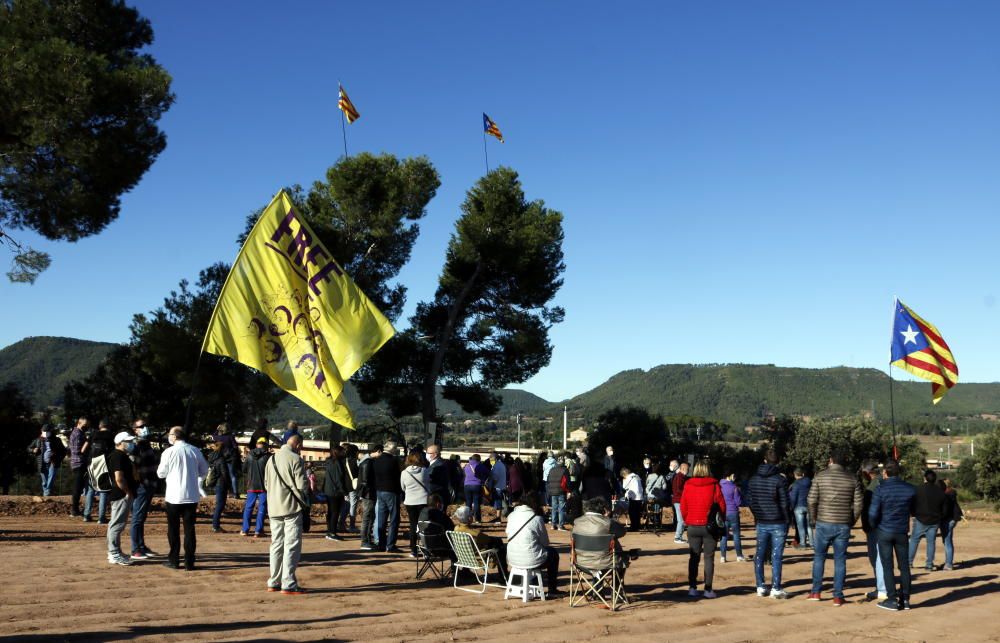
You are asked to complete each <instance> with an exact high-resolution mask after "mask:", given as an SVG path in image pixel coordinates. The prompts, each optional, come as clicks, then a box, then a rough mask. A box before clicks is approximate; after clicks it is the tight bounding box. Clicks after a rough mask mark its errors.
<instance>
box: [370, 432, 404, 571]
mask: <svg viewBox="0 0 1000 643" xmlns="http://www.w3.org/2000/svg"><path fill="white" fill-rule="evenodd" d="M372 467H373V470H374V473H375V495H376V500H377V503H376V504H375V537H374V539H373V541H374V545H375V549H376V550H380V549H381V548H382V547H385V551H387V552H389V553H393V554H394V553H398V552H399V548H398V547H396V534H397V533H398V532H399V495H400V494H401V493H402V492H403V489H402V487H400V486H399V475H400V473H402V471H401V470H400V468H399V460H397V459H396V443H395V442H391V441H390V442H386V443H385V450H384V451H383V452H382V454H381V455H379V456H378V457H376V458H375V459H374V461H373V462H372ZM383 536H384V537H385V539H384V540H383V539H382V538H383Z"/></svg>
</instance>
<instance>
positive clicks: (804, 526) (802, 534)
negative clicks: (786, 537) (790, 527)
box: [795, 507, 814, 547]
mask: <svg viewBox="0 0 1000 643" xmlns="http://www.w3.org/2000/svg"><path fill="white" fill-rule="evenodd" d="M795 539H796V540H798V541H799V547H805V546H806V545H812V544H813V542H814V541H813V529H812V527H810V526H809V507H796V508H795Z"/></svg>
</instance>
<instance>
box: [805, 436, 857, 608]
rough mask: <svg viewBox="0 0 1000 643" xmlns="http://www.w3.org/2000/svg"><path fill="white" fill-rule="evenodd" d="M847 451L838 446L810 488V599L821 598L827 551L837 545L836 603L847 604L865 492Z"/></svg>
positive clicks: (834, 573)
mask: <svg viewBox="0 0 1000 643" xmlns="http://www.w3.org/2000/svg"><path fill="white" fill-rule="evenodd" d="M846 464H847V453H846V452H845V451H844V450H843V449H842V448H839V447H838V448H835V449H834V450H833V453H832V454H831V455H830V460H829V462H828V464H827V467H826V469H823V470H822V471H820V472H819V473H818V474H816V479H815V480H814V481H813V483H812V487H811V488H810V489H809V516H810V520H811V521H813V525H814V528H813V538H814V540H813V547H814V553H813V569H812V591H811V592H810V593H809V600H811V601H818V600H820V590H821V589H822V587H823V571H824V567H825V566H826V553H827V551H828V550H829V549H830V545H831V544H832V545H833V606H834V607H840V606H841V605H843V604H844V580H845V579H846V578H847V545H848V544H849V543H850V540H851V526H852V525H854V523H855V522H857V520H858V516H860V515H861V509H862V508H863V506H864V499H865V497H864V491H863V490H862V489H861V482H860V481H859V480H858V479H857V477H856V476H853V475H851V474H850V473H849V472H848V471H847V469H846V468H845V465H846Z"/></svg>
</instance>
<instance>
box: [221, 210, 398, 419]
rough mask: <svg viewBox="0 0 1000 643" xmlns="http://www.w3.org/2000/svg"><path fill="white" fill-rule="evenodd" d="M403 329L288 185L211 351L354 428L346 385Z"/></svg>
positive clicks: (269, 214) (241, 258)
mask: <svg viewBox="0 0 1000 643" xmlns="http://www.w3.org/2000/svg"><path fill="white" fill-rule="evenodd" d="M395 332H396V331H395V330H394V329H393V327H392V324H390V323H389V320H388V319H386V318H385V316H384V315H383V314H382V313H381V312H380V311H379V310H378V308H376V307H375V305H374V304H372V302H371V301H370V300H369V299H368V298H367V297H366V296H365V294H364V293H363V292H361V290H360V289H359V288H358V287H357V285H356V284H355V283H354V281H353V280H352V279H351V278H350V277H349V276H348V275H347V274H346V273H345V272H344V271H343V269H341V267H340V266H339V265H338V264H337V262H336V261H335V260H334V258H333V257H332V256H330V253H329V251H327V249H326V248H325V247H324V246H323V244H322V243H321V242H320V240H319V239H318V238H317V237H316V235H315V234H313V231H312V230H311V229H310V228H309V224H307V223H306V221H305V219H303V218H302V217H301V216H300V215H299V214H298V213H297V212H296V211H295V209H294V208H293V207H292V202H291V200H290V199H289V198H288V195H287V194H285V192H284V191H283V190H282V191H281V192H279V193H278V194H277V196H275V197H274V199H273V200H272V201H271V204H270V205H269V206H267V209H266V210H264V213H263V214H262V215H261V216H260V219H258V220H257V223H256V224H255V225H254V227H253V230H251V231H250V235H249V236H248V237H247V240H246V241H245V242H244V244H243V248H242V249H240V254H239V255H238V256H237V257H236V263H234V264H233V267H232V270H230V271H229V276H228V277H227V278H226V283H225V284H224V285H223V286H222V292H221V293H220V294H219V300H218V302H216V304H215V311H214V312H213V313H212V320H211V321H210V322H209V325H208V332H207V333H206V334H205V342H204V344H203V345H202V350H204V351H208V352H209V353H215V354H216V355H223V356H225V357H231V358H232V359H234V360H236V361H238V362H240V363H242V364H246V365H247V366H250V367H252V368H255V369H257V370H258V371H260V372H262V373H266V374H267V375H268V377H270V378H271V379H272V380H274V383H275V384H277V385H278V386H279V387H280V388H282V389H284V390H286V391H288V392H289V393H291V394H292V395H294V396H295V397H297V398H299V399H300V400H302V401H303V402H305V403H306V404H308V405H309V406H310V407H312V408H313V409H315V410H316V411H317V412H319V413H320V414H322V415H323V416H325V417H327V418H329V419H331V420H333V421H334V422H337V423H338V424H342V425H343V426H346V427H350V428H353V427H354V420H353V418H352V416H351V411H350V409H349V408H347V405H346V404H345V403H344V400H343V397H342V395H341V394H342V393H343V390H344V382H346V381H347V380H348V378H350V377H351V375H353V374H354V373H355V372H356V371H357V370H358V369H359V368H361V365H362V364H364V363H365V361H366V360H368V358H370V357H371V356H372V355H374V354H375V352H376V351H377V350H378V349H379V348H381V347H382V345H383V344H385V343H386V342H387V341H388V340H389V338H390V337H392V336H393V334H395Z"/></svg>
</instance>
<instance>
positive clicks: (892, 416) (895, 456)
mask: <svg viewBox="0 0 1000 643" xmlns="http://www.w3.org/2000/svg"><path fill="white" fill-rule="evenodd" d="M898 303H899V297H893V298H892V320H891V321H892V323H891V324H890V326H889V328H890V329H891V330H890V331H889V333H890V335H889V418H890V421H891V422H892V457H893V459H894V460H898V459H899V449H898V448H897V447H896V406H895V404H894V403H893V399H892V341H893V339H895V337H894V336H893V335H892V332H893V331H894V330H895V328H896V306H897V304H898Z"/></svg>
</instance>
